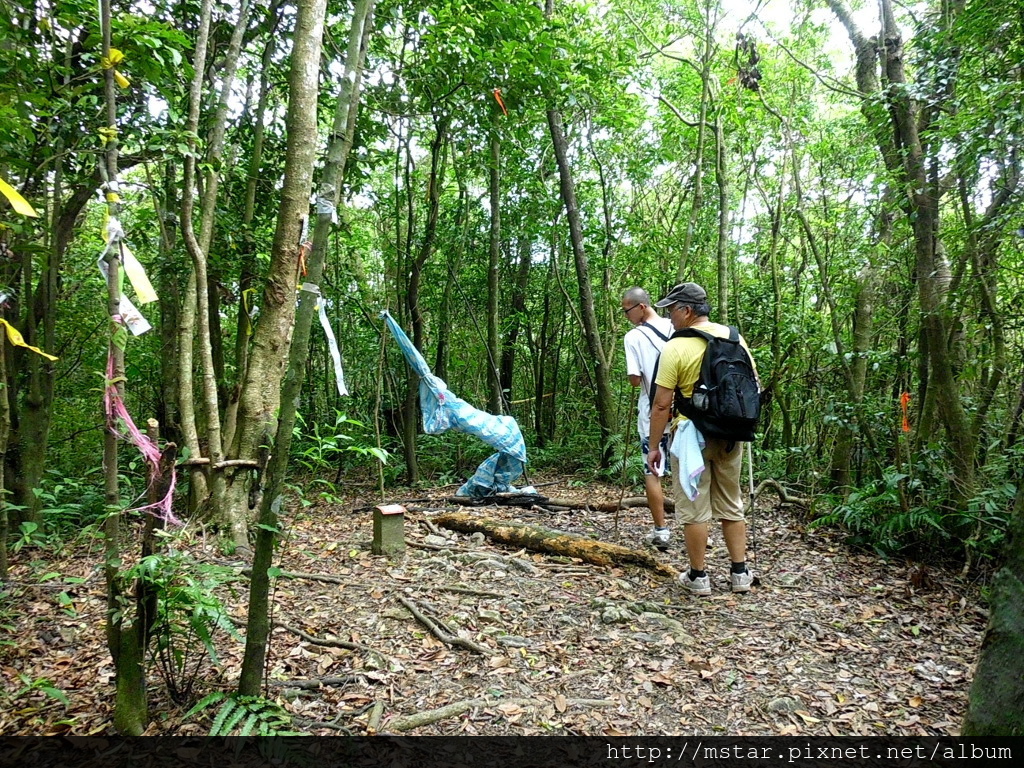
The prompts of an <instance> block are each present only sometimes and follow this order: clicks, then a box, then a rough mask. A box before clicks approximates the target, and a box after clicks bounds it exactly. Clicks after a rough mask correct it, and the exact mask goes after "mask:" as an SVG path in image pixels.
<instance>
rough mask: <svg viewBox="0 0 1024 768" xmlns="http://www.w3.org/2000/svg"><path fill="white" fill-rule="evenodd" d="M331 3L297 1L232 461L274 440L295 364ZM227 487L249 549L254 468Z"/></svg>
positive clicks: (240, 541) (241, 539)
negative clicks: (276, 179) (282, 141)
mask: <svg viewBox="0 0 1024 768" xmlns="http://www.w3.org/2000/svg"><path fill="white" fill-rule="evenodd" d="M325 1H326V0H301V2H299V3H298V12H297V14H298V15H297V18H296V27H295V33H294V40H295V43H294V47H293V50H292V61H291V74H290V75H289V88H288V92H289V95H290V98H289V101H288V114H287V118H286V121H285V123H286V130H285V134H286V135H287V137H288V149H287V153H286V159H285V173H284V182H283V185H282V189H281V205H280V207H279V210H278V218H277V226H276V229H275V231H274V244H273V249H272V252H271V261H270V267H269V269H268V272H267V281H266V285H265V288H264V292H263V297H262V301H261V307H260V320H259V323H258V324H257V326H256V329H255V331H254V332H253V337H252V350H251V353H250V358H249V367H248V370H247V371H246V376H245V380H244V382H243V386H242V390H241V396H240V398H239V402H238V417H237V427H236V429H235V435H234V439H233V442H232V445H231V447H230V450H229V451H227V452H226V453H227V457H228V458H231V459H248V460H255V459H256V458H257V454H258V453H259V451H260V448H261V446H263V445H269V444H270V442H271V441H272V439H273V435H274V434H275V431H276V427H277V411H278V407H279V405H280V398H281V380H282V377H283V376H284V371H285V367H286V366H287V364H288V350H289V348H290V346H291V337H292V325H293V323H294V321H295V286H296V284H297V282H298V279H299V269H298V267H299V254H300V249H301V248H302V243H301V242H300V238H301V236H302V234H303V222H304V221H305V220H306V218H307V216H308V212H309V197H310V192H311V190H312V186H313V165H314V163H315V161H316V147H317V131H316V128H317V126H316V114H317V102H318V95H319V83H318V76H319V69H320V50H321V43H322V38H323V25H324V3H325ZM225 486H226V487H225V492H224V497H223V498H224V509H223V510H222V514H223V516H224V518H225V519H227V520H229V521H230V524H231V531H232V535H233V538H234V540H235V543H236V544H237V545H238V546H240V547H244V548H248V533H247V530H246V523H247V520H246V517H247V512H248V472H247V471H246V470H238V469H228V470H227V471H226V472H225Z"/></svg>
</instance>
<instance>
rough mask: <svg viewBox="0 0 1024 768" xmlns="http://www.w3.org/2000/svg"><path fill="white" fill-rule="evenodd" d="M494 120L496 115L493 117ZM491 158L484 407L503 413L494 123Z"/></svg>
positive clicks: (498, 196) (497, 154)
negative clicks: (485, 393)
mask: <svg viewBox="0 0 1024 768" xmlns="http://www.w3.org/2000/svg"><path fill="white" fill-rule="evenodd" d="M495 122H497V118H495ZM490 143H491V162H490V167H489V168H488V171H489V179H490V198H491V232H490V234H491V237H490V248H489V250H488V258H487V361H488V366H487V410H488V411H489V412H490V413H495V414H500V413H503V412H504V411H503V409H502V393H501V389H502V386H501V378H500V376H499V372H498V369H497V367H496V363H497V360H498V355H499V349H500V347H501V341H500V339H499V337H498V304H499V302H500V299H501V283H500V281H499V277H500V275H501V139H500V137H499V136H498V126H497V125H493V126H491V142H490Z"/></svg>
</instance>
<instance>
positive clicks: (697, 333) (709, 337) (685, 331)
mask: <svg viewBox="0 0 1024 768" xmlns="http://www.w3.org/2000/svg"><path fill="white" fill-rule="evenodd" d="M687 336H689V337H693V338H701V339H704V341H713V340H714V339H717V338H718V337H717V336H715V335H713V334H710V333H708V332H707V331H701V330H698V329H697V328H680V329H679V330H678V331H676V332H675V333H673V334H672V338H673V339H679V338H683V337H687Z"/></svg>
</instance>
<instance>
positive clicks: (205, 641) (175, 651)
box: [126, 550, 238, 701]
mask: <svg viewBox="0 0 1024 768" xmlns="http://www.w3.org/2000/svg"><path fill="white" fill-rule="evenodd" d="M126 576H127V577H128V578H137V579H139V581H140V583H141V584H142V585H143V587H144V588H145V589H149V590H152V592H153V594H154V596H155V600H156V613H155V615H154V616H153V617H152V626H151V628H150V637H151V638H152V639H153V643H154V645H153V649H152V652H153V655H154V657H155V660H156V663H157V668H158V670H159V673H160V675H161V677H162V678H163V680H164V682H165V683H166V685H167V689H168V692H169V693H170V695H171V697H172V698H173V699H174V700H175V701H183V700H186V699H188V698H189V697H190V696H191V691H192V688H193V686H194V684H195V681H196V676H197V675H198V672H199V668H200V665H201V663H202V660H203V658H204V653H203V651H204V650H205V656H208V657H209V658H210V659H211V660H212V661H213V662H214V663H216V662H217V650H216V647H215V646H214V637H215V634H216V633H217V632H218V631H220V632H226V633H228V634H229V635H231V636H232V637H234V638H236V639H237V638H238V633H237V631H236V630H235V626H234V624H233V623H232V622H231V619H230V617H229V616H228V613H227V609H226V608H225V607H224V604H223V603H222V602H221V600H220V599H219V598H218V597H217V595H216V591H217V590H218V589H221V588H223V587H225V586H228V585H230V584H231V583H232V582H234V581H237V580H238V576H237V575H236V574H235V573H234V572H233V571H232V570H231V569H230V568H224V567H221V566H216V565H210V564H208V563H199V562H196V561H195V560H193V559H192V558H191V557H189V556H188V555H187V554H186V553H184V552H176V551H173V550H172V551H171V552H169V553H168V554H155V555H149V556H147V557H144V558H142V559H141V560H140V561H139V563H138V564H137V565H136V566H135V567H134V568H132V569H130V570H129V571H128V573H127V574H126Z"/></svg>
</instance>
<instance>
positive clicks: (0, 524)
mask: <svg viewBox="0 0 1024 768" xmlns="http://www.w3.org/2000/svg"><path fill="white" fill-rule="evenodd" d="M2 316H3V310H2V309H0V317H2ZM5 319H6V318H5ZM7 387H8V384H7V334H6V333H5V334H3V337H2V338H0V388H2V391H0V583H2V582H6V581H7V535H8V532H9V530H10V529H9V525H8V519H7V514H8V513H7V484H6V478H5V476H4V473H5V470H6V468H7V444H8V438H9V437H10V434H11V401H10V399H9V398H8V397H7Z"/></svg>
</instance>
